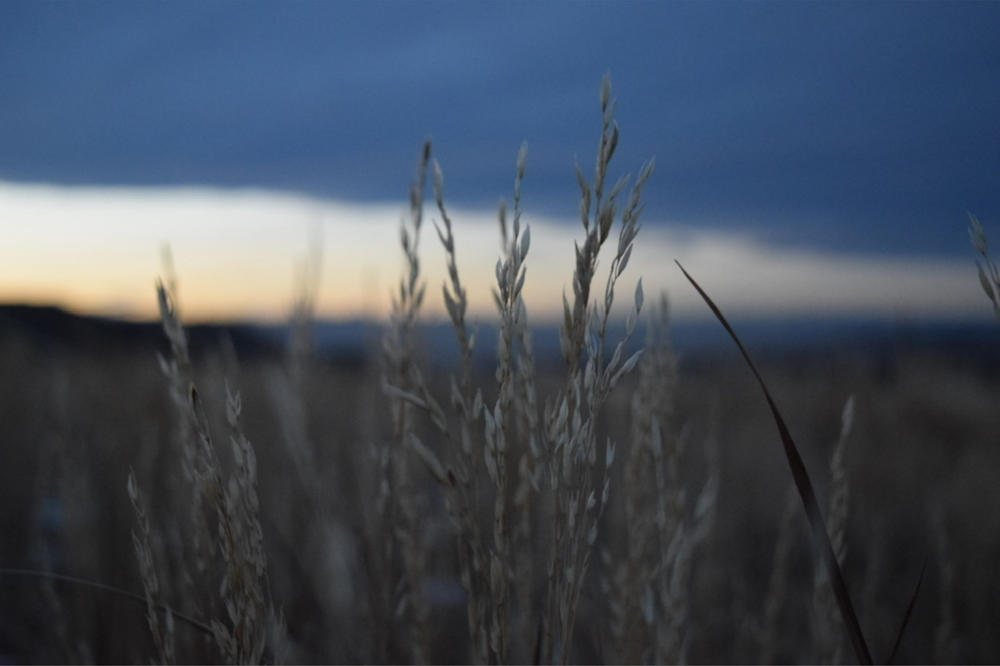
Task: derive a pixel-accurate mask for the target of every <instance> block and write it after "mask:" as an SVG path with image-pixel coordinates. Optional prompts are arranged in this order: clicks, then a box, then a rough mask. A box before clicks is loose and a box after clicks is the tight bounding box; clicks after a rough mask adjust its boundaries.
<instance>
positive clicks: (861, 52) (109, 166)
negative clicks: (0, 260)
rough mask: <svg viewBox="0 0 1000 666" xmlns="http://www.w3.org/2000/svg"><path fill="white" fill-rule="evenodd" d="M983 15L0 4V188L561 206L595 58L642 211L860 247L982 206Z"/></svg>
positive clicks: (987, 69)
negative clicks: (434, 190)
mask: <svg viewBox="0 0 1000 666" xmlns="http://www.w3.org/2000/svg"><path fill="white" fill-rule="evenodd" d="M998 29H1000V4H975V3H954V4H937V3H919V4H917V3H884V4H861V3H847V4H840V3H804V4H790V3H777V4H764V3H759V4H758V3H750V4H719V3H711V4H681V3H652V2H648V3H584V2H580V3H540V4H535V3H443V4H427V3H404V2H393V3H374V2H365V3H360V2H358V3H303V4H296V3H292V4H289V3H281V4H263V3H240V4H230V3H224V4H223V3H219V4H216V3H198V4H194V3H184V4H181V3H169V4H150V3H143V4H128V3H107V4H104V3H98V4H90V3H72V4H70V3H31V4H21V3H4V4H2V5H0V178H2V179H8V180H14V181H44V182H55V183H76V184H124V185H129V184H154V185H155V184H162V185H171V184H206V185H221V186H263V187H268V188H281V189H291V190H299V191H305V192H309V193H313V194H320V195H324V196H331V197H340V198H346V199H353V200H388V199H401V198H403V197H404V196H405V194H406V186H407V183H408V181H409V178H410V177H411V174H412V169H413V166H414V164H415V161H416V157H417V154H418V150H419V146H420V144H421V142H422V140H423V139H424V138H425V137H426V136H428V135H432V136H433V137H434V140H435V146H436V153H437V156H438V158H439V159H440V161H441V163H442V166H443V169H444V171H445V175H446V181H447V190H448V196H449V198H450V199H451V200H452V201H453V202H455V203H461V204H465V205H471V206H478V207H482V206H493V205H495V203H496V201H497V199H498V198H499V197H501V196H508V193H509V191H510V189H511V185H512V180H513V173H514V158H515V156H516V154H517V150H518V147H519V145H520V143H521V141H522V140H523V139H527V140H528V141H529V143H530V145H531V157H530V161H529V174H528V181H527V183H526V184H525V198H526V204H527V205H528V207H529V208H534V209H536V210H538V211H540V212H545V213H550V214H551V213H555V214H561V215H564V216H566V217H569V218H572V217H573V216H574V211H575V209H576V196H577V193H576V184H575V178H574V177H573V173H572V164H573V161H574V159H576V158H578V159H579V161H580V163H581V165H582V166H583V167H584V169H585V171H586V172H588V173H589V171H590V168H591V165H592V161H593V157H592V155H593V152H594V148H595V143H596V137H597V135H598V131H599V112H598V108H597V89H598V85H599V82H600V78H601V75H602V74H603V73H604V72H605V71H606V70H611V72H612V74H613V77H614V82H615V92H616V94H617V96H618V97H619V100H620V104H619V113H618V119H619V122H620V124H621V127H622V143H621V146H620V149H619V156H618V157H617V162H618V165H619V168H620V169H622V170H623V171H625V170H628V171H632V172H635V170H637V169H638V167H639V166H640V164H641V163H642V161H644V160H645V159H646V158H647V157H649V156H651V155H656V157H657V164H658V169H657V173H656V175H655V176H654V181H653V183H652V185H651V186H650V188H649V190H648V193H649V209H648V213H647V217H648V219H649V220H654V219H661V220H662V219H667V218H671V219H677V220H681V221H684V222H688V223H692V224H700V225H705V226H708V227H719V226H721V227H727V226H734V225H738V226H740V227H741V228H742V229H750V230H752V231H753V232H754V233H755V234H757V235H758V236H759V237H761V238H762V239H764V240H767V241H772V242H779V243H792V244H798V245H810V246H814V247H817V248H821V249H847V250H856V251H870V252H918V253H950V254H957V253H963V252H967V248H966V247H965V244H964V242H965V241H964V219H963V217H964V211H965V210H966V209H970V210H974V211H976V212H977V213H979V214H980V216H981V217H982V218H983V219H984V220H987V221H988V220H991V219H997V218H1000V196H998V193H1000V123H998V119H1000V86H998V85H997V81H998V80H1000V40H998V39H997V37H996V35H997V31H998Z"/></svg>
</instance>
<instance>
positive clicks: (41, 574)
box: [0, 569, 215, 636]
mask: <svg viewBox="0 0 1000 666" xmlns="http://www.w3.org/2000/svg"><path fill="white" fill-rule="evenodd" d="M3 576H24V577H28V578H47V579H49V580H56V581H59V582H62V583H72V584H73V585H80V586H83V587H89V588H91V589H94V590H101V591H102V592H109V593H111V594H114V595H117V596H119V597H121V598H123V599H131V600H132V601H134V602H136V603H138V604H142V605H143V606H145V605H146V597H143V596H141V595H138V594H135V593H133V592H129V591H128V590H123V589H121V588H118V587H114V586H113V585H105V584H104V583H98V582H96V581H92V580H86V579H83V578H77V577H76V576H67V575H65V574H57V573H52V572H51V571H37V570H34V569H0V577H3ZM155 606H156V608H157V609H159V610H160V611H162V612H164V613H166V612H167V611H170V612H171V613H173V616H174V617H175V618H176V619H178V620H180V621H181V622H186V623H187V624H189V625H190V626H191V627H193V628H194V629H197V630H198V631H200V632H202V633H204V634H207V635H209V636H214V635H215V634H214V633H213V631H212V627H210V626H208V625H207V624H205V623H204V622H199V621H198V620H196V619H194V618H193V617H191V616H189V615H185V614H183V613H179V612H177V611H175V610H174V609H172V608H168V607H167V606H165V605H163V604H155Z"/></svg>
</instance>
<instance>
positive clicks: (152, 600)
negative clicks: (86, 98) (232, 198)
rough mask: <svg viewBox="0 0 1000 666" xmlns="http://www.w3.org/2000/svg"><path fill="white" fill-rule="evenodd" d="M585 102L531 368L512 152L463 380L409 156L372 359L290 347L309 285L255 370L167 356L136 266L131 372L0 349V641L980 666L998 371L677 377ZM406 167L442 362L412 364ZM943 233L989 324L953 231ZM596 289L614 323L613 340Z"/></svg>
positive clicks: (609, 140)
mask: <svg viewBox="0 0 1000 666" xmlns="http://www.w3.org/2000/svg"><path fill="white" fill-rule="evenodd" d="M600 101H601V111H602V116H601V121H602V122H601V125H602V129H601V135H600V140H599V144H598V152H597V157H596V161H595V170H594V175H593V178H592V179H590V180H588V178H587V177H586V176H585V175H584V173H583V172H582V170H580V169H579V168H577V176H578V179H579V184H580V190H581V203H580V221H581V224H582V239H581V240H580V241H578V242H577V243H576V245H575V249H574V251H575V257H576V262H575V270H574V272H573V274H572V275H571V276H567V282H568V283H569V284H570V285H571V288H570V290H569V293H567V295H566V297H565V300H564V313H563V315H564V316H563V324H562V327H561V332H560V342H561V355H562V362H561V363H560V364H559V365H558V367H557V368H554V367H551V365H548V364H544V363H540V362H536V359H535V356H534V353H533V347H532V337H531V330H530V328H529V326H528V313H527V311H526V308H525V306H524V302H523V300H522V298H521V290H522V287H523V285H524V283H525V281H526V280H529V279H530V275H528V274H527V273H526V266H527V265H528V264H529V263H530V260H529V257H530V248H531V242H530V238H531V236H530V229H529V228H528V227H527V226H525V225H523V224H522V222H521V211H522V202H521V192H520V190H521V183H522V180H523V179H524V178H525V174H526V171H527V165H528V155H527V149H526V147H524V148H522V150H521V153H520V154H519V156H518V159H517V162H516V171H515V185H514V192H513V206H512V208H511V210H509V211H508V210H507V209H506V208H505V207H503V206H502V207H501V209H500V212H499V221H500V235H501V239H502V247H503V253H502V256H501V257H500V259H499V260H498V262H497V265H496V270H495V274H496V286H495V291H494V295H495V300H496V307H497V312H498V317H499V324H498V330H499V333H498V336H497V349H496V361H495V364H494V365H493V366H492V367H491V368H489V369H488V370H486V371H484V370H483V369H482V368H480V367H477V365H476V364H475V363H474V360H473V359H474V356H473V351H474V349H475V346H476V344H477V340H476V330H475V329H474V327H471V326H470V324H469V322H468V321H467V320H466V305H467V300H466V292H465V288H464V287H463V283H462V279H461V276H460V275H459V272H458V269H457V257H458V256H459V253H460V251H461V248H460V242H459V240H458V238H457V237H456V235H455V234H454V233H453V224H452V221H451V219H450V217H449V214H448V211H447V207H446V205H445V198H444V178H443V176H442V172H441V170H440V168H439V167H438V165H437V164H436V163H435V162H434V161H433V159H432V156H431V146H430V144H428V145H426V146H425V148H424V150H423V152H422V155H421V159H420V163H419V167H418V172H417V177H416V179H415V182H414V185H413V187H412V190H411V197H410V214H409V217H408V219H407V220H406V221H405V222H404V224H403V227H402V232H401V244H402V250H403V255H404V257H405V265H406V272H405V274H404V275H403V277H402V279H401V281H400V284H399V286H398V289H397V290H396V292H395V296H394V301H393V314H392V318H391V322H390V323H389V325H388V326H387V327H386V329H385V330H384V331H383V332H382V334H381V337H380V343H381V345H380V357H381V360H380V361H379V362H378V363H370V364H367V365H364V366H363V367H360V368H345V367H338V366H336V365H334V364H329V363H324V362H323V361H322V360H321V359H318V358H316V357H314V355H313V354H312V352H311V348H310V338H309V335H310V328H311V324H312V310H313V307H314V303H315V297H316V293H315V282H314V280H311V279H310V276H312V277H313V278H314V277H315V274H314V272H312V271H311V270H308V269H307V270H306V271H305V272H304V274H303V275H304V276H305V279H304V280H303V283H302V285H301V290H300V297H299V300H298V301H297V302H296V304H295V315H294V317H293V334H292V337H291V344H290V345H289V350H288V354H287V356H286V357H285V358H284V359H268V358H264V359H255V358H249V359H248V358H239V355H238V354H237V353H236V352H235V351H234V350H233V348H232V346H231V345H227V344H226V342H225V340H222V341H220V344H219V346H218V348H217V349H214V350H208V351H205V350H203V351H202V353H200V354H197V353H195V350H192V349H191V348H190V347H189V343H188V336H187V335H186V332H185V329H184V327H183V325H182V322H181V318H180V313H179V310H180V307H179V303H180V299H179V295H178V289H177V285H176V283H175V281H174V279H173V277H172V276H171V275H170V274H169V273H168V275H166V276H165V277H166V283H165V284H161V285H160V286H159V290H158V298H159V303H160V311H161V315H162V323H163V329H164V331H165V334H166V336H165V337H166V339H167V341H168V342H169V348H168V349H167V348H165V349H164V350H163V353H162V354H161V356H160V357H159V363H158V365H159V367H158V368H157V367H156V363H155V359H154V356H153V353H152V351H148V352H147V351H142V352H132V351H121V352H120V353H106V354H103V355H101V356H100V357H93V356H87V355H85V354H62V353H59V350H56V351H52V350H49V349H43V348H38V347H35V346H33V344H32V343H31V341H27V340H19V339H16V338H12V339H10V340H7V341H5V345H4V347H3V349H2V353H3V358H2V360H3V366H2V367H4V368H6V370H7V372H6V376H5V377H4V379H5V382H4V383H3V388H4V393H3V395H0V409H2V413H0V418H2V420H3V423H4V424H5V428H6V431H5V435H4V437H5V441H4V448H3V454H2V455H3V470H4V472H5V474H4V479H5V483H4V484H3V489H2V491H0V492H2V498H3V500H4V504H3V509H2V511H3V526H4V528H3V529H4V534H5V539H4V543H3V544H2V546H0V548H2V550H0V556H2V560H0V566H2V567H4V568H5V569H4V571H5V573H3V575H2V577H0V585H2V586H3V588H2V589H3V595H2V602H0V603H2V606H0V617H2V618H3V619H4V622H3V623H0V624H2V625H3V627H4V628H3V629H2V630H0V639H2V642H0V652H3V653H4V655H9V656H10V658H12V659H15V660H18V661H20V660H24V661H74V662H75V661H91V660H97V661H111V662H133V661H134V662H138V661H149V660H150V659H152V660H155V661H160V662H164V663H180V662H202V663H204V662H216V661H225V662H229V663H250V662H253V663H258V662H262V661H263V662H273V661H288V662H341V663H343V662H346V663H360V662H374V663H389V662H392V663H396V662H399V663H417V662H455V663H462V662H475V663H480V662H481V663H510V662H517V663H528V662H531V663H543V662H544V663H554V662H559V663H577V662H618V663H681V662H685V661H710V662H724V661H739V662H756V661H760V662H764V663H770V662H774V661H804V662H819V661H822V662H824V663H828V662H831V663H832V662H836V661H841V660H852V659H855V658H858V659H861V660H864V659H865V658H868V657H871V656H872V653H873V655H874V657H875V658H876V659H884V658H886V657H887V656H889V655H890V654H892V655H894V656H898V658H900V659H902V660H905V661H944V662H950V661H956V660H962V661H965V660H985V661H991V660H995V659H996V657H997V656H998V655H1000V650H998V648H1000V645H998V639H997V638H996V637H995V635H994V632H993V627H992V623H991V621H990V618H991V617H993V615H992V614H993V613H994V612H996V611H998V610H1000V609H998V608H997V605H998V602H1000V599H998V598H997V597H996V595H995V592H994V591H995V590H997V589H1000V587H998V586H997V585H998V583H1000V580H998V579H1000V576H998V574H997V573H996V571H995V570H994V569H995V567H994V562H995V558H996V556H997V555H998V554H1000V529H998V527H997V521H996V520H995V519H996V517H997V516H998V515H1000V513H998V511H1000V504H998V501H1000V493H998V491H997V489H996V487H995V484H994V483H993V476H992V474H991V472H992V471H995V470H998V469H1000V467H998V465H1000V451H998V450H997V448H996V444H997V433H1000V417H998V414H1000V410H997V408H996V406H997V404H1000V382H998V381H997V377H996V376H995V375H993V376H989V375H984V374H983V373H982V372H981V369H980V368H975V367H971V368H970V367H956V366H954V365H947V364H944V363H943V362H942V361H941V360H940V359H938V358H935V357H933V356H925V355H914V356H909V355H907V354H906V353H905V350H900V351H899V352H898V354H897V356H896V357H895V358H894V359H892V363H891V365H890V367H888V369H887V368H886V366H885V365H884V364H882V363H871V362H870V361H869V359H866V358H863V357H851V356H844V357H837V358H835V359H832V360H829V359H828V360H826V361H823V360H813V361H810V362H805V363H798V364H791V363H787V362H777V361H775V362H771V363H769V364H765V367H763V368H762V372H761V373H760V374H757V370H756V368H754V374H751V373H749V372H747V370H746V367H745V366H741V365H738V359H735V358H728V359H722V360H717V361H712V362H709V363H707V364H702V365H701V366H700V367H698V368H694V369H692V371H691V374H690V376H687V375H682V374H681V373H679V371H678V367H679V361H678V359H677V357H676V356H675V354H674V352H673V350H672V348H671V345H670V339H669V335H668V331H667V306H666V301H665V299H663V298H660V299H658V302H657V303H656V304H654V305H653V307H648V306H647V307H645V308H644V306H645V305H646V304H645V297H644V292H643V286H642V283H641V280H631V279H629V273H628V270H627V268H628V263H629V257H630V256H631V253H632V249H633V247H634V243H635V240H636V238H637V235H638V234H639V233H640V218H641V214H642V208H643V206H642V192H643V188H644V187H645V185H646V183H647V180H648V179H649V177H650V174H651V173H652V170H653V165H652V162H650V163H648V164H646V165H644V166H643V167H642V168H641V169H640V170H639V171H638V174H637V176H636V178H635V179H634V182H633V181H631V180H630V179H629V178H627V177H626V178H620V179H617V180H615V179H614V178H613V177H612V166H611V165H612V158H613V156H614V153H615V149H616V146H617V144H618V140H619V131H618V127H617V125H616V123H615V122H614V106H615V103H614V100H613V99H612V96H611V87H610V82H609V81H607V80H605V82H604V84H603V86H602V89H601V95H600ZM428 177H429V178H430V180H431V181H432V184H431V188H432V190H433V193H434V204H435V206H436V214H435V215H434V216H433V217H434V222H433V224H434V231H435V232H436V233H435V235H436V240H437V241H438V242H440V243H441V244H442V246H443V247H444V250H445V255H446V261H447V268H448V281H447V283H446V284H444V285H442V297H443V299H444V302H445V304H446V307H447V312H448V314H449V316H450V320H451V324H452V328H453V331H454V336H455V345H456V347H457V349H458V352H459V353H458V364H457V366H456V367H455V368H444V369H442V368H438V367H432V366H431V365H430V361H429V360H428V358H427V357H426V355H424V354H422V353H421V349H422V337H421V336H422V335H423V333H422V329H421V327H420V325H419V315H420V309H421V305H422V303H423V301H424V298H425V293H426V292H425V287H426V285H425V283H424V281H423V280H422V278H421V272H420V253H419V247H420V242H421V241H422V240H426V239H424V238H423V237H424V236H426V235H427V234H426V231H427V230H426V229H424V226H425V224H424V220H425V215H426V210H425V208H426V206H425V201H424V197H425V192H426V190H427V186H428V183H427V182H426V181H427V180H428ZM973 220H974V218H973ZM973 242H974V243H976V247H977V249H979V250H980V252H981V254H982V255H983V257H984V261H985V262H986V268H984V269H981V275H982V276H983V287H984V289H986V290H987V294H988V295H989V296H990V297H991V299H992V300H993V301H994V304H996V302H997V299H996V294H1000V280H998V279H997V274H996V272H995V266H994V265H993V264H992V263H991V262H990V260H989V257H988V255H987V247H986V241H985V233H983V232H982V229H981V227H980V226H979V225H978V222H977V221H975V220H974V227H973ZM567 251H570V248H567ZM599 259H600V261H599ZM599 264H603V265H606V267H607V268H606V269H605V270H598V269H599ZM990 271H993V272H990ZM624 280H628V286H627V287H625V286H622V285H625V284H626V283H625V282H623V281H624ZM692 282H693V280H692ZM695 286H696V287H697V284H696V283H695ZM698 289H699V291H700V287H698ZM990 289H993V291H991V290H990ZM622 292H625V293H627V294H628V296H627V299H628V306H629V307H628V308H627V310H628V314H627V317H626V321H625V327H624V331H625V334H624V337H623V338H621V339H612V338H611V334H610V331H611V330H613V328H614V327H612V326H610V324H611V319H612V309H613V306H614V305H615V302H616V298H617V299H619V300H620V299H621V293H622ZM703 295H704V296H705V298H706V301H707V302H708V303H709V305H711V300H710V298H709V297H708V295H707V294H703ZM712 307H713V308H714V306H712ZM648 310H652V312H651V313H648V314H647V312H646V311H648ZM998 312H1000V311H998ZM717 314H718V316H719V317H720V319H721V320H722V322H723V324H724V325H725V326H727V327H728V324H727V323H726V322H725V320H724V317H723V315H722V314H721V313H717ZM643 318H645V325H643V323H641V322H642V320H643ZM733 334H734V337H735V332H734V333H733ZM737 343H738V339H737ZM741 349H742V346H741ZM744 353H745V354H746V352H744ZM746 358H747V361H748V362H750V363H751V367H753V363H752V361H750V357H749V355H747V356H746ZM755 375H756V379H758V380H760V387H763V388H764V392H765V395H766V402H765V401H761V400H760V392H759V391H760V388H759V387H758V385H757V384H756V383H755V381H756V380H755ZM764 375H767V377H768V384H767V385H766V386H765V385H764V384H763V380H762V379H760V378H761V377H762V376H764ZM768 387H769V388H768ZM772 395H773V396H775V397H772ZM852 396H853V397H852ZM778 403H780V404H781V408H780V410H779V408H778ZM768 404H770V406H771V408H772V414H773V416H774V418H775V419H776V421H777V423H778V429H779V432H780V435H781V439H777V438H776V437H775V423H774V421H770V420H769V419H770V415H769V414H768V411H767V407H768ZM786 421H787V423H786ZM792 432H794V433H796V434H797V435H798V436H799V437H800V439H798V440H796V441H797V442H798V443H796V442H795V441H791V434H790V433H792ZM803 435H804V437H803ZM782 444H784V453H782ZM800 446H801V448H800ZM785 455H787V456H788V458H787V461H786V458H785V457H784V456H785ZM849 463H850V464H849ZM789 464H791V468H792V470H793V473H792V474H789V472H788V469H789V467H788V465H789ZM807 468H808V469H809V470H810V473H811V474H812V477H810V476H809V474H808V473H806V471H805V470H806V469H807ZM796 487H797V488H798V491H796V490H795V489H794V488H796ZM803 506H804V507H805V511H803ZM807 516H808V519H809V520H808V521H807V520H804V518H806V517H807ZM810 530H812V531H810ZM813 544H818V546H819V547H818V548H817V547H815V546H814V545H813ZM816 553H818V554H816ZM824 565H825V566H824ZM15 570H17V571H15ZM29 571H30V572H34V573H28V572H29ZM831 581H832V583H831ZM918 581H921V583H920V589H919V591H918V592H917V593H916V594H914V589H915V586H917V584H918ZM94 583H100V584H101V585H100V586H97V585H94ZM845 600H846V601H845ZM845 604H846V605H845ZM845 618H846V622H847V625H846V629H845ZM904 624H905V626H907V627H908V628H907V629H906V630H905V631H903V632H901V631H900V627H901V626H903V625H904ZM900 636H901V637H902V640H901V641H900V640H898V639H899V637H900ZM859 641H860V645H859ZM894 642H896V643H898V644H897V645H894Z"/></svg>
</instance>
